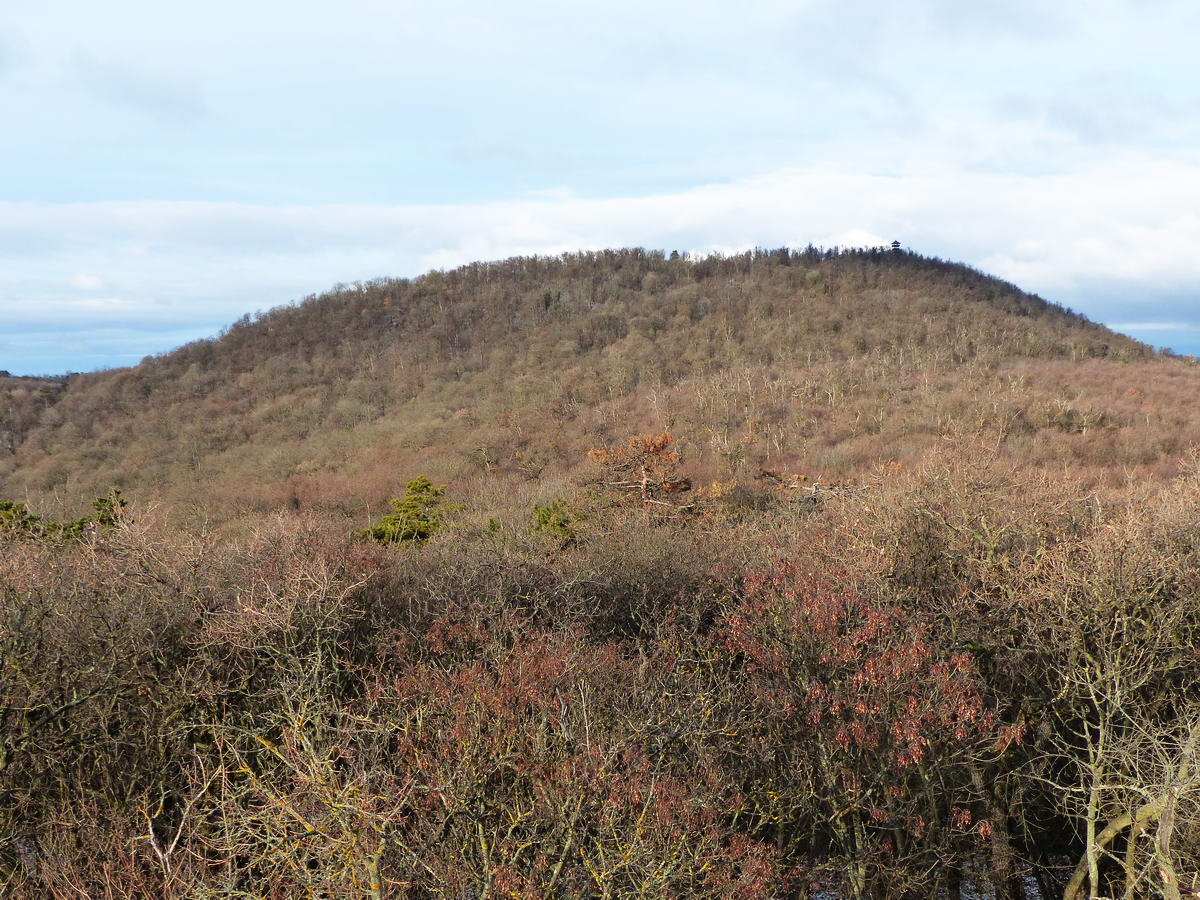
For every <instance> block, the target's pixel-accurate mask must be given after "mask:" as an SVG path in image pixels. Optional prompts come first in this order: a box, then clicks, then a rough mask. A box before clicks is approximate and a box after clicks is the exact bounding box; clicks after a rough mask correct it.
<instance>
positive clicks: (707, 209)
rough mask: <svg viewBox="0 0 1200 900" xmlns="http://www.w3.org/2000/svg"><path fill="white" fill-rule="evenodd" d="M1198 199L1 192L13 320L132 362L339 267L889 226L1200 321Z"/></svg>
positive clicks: (1095, 194) (960, 194)
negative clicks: (131, 199) (456, 200)
mask: <svg viewBox="0 0 1200 900" xmlns="http://www.w3.org/2000/svg"><path fill="white" fill-rule="evenodd" d="M1197 209H1200V166H1189V165H1186V164H1184V163H1181V162H1165V161H1158V160H1154V159H1137V160H1123V161H1122V162H1121V163H1120V164H1115V163H1114V164H1110V165H1106V166H1094V167H1091V168H1088V169H1085V170H1080V171H1076V172H1069V173H1060V174H1053V175H1021V174H994V173H981V172H971V171H963V170H945V171H936V170H935V171H926V172H919V173H916V174H908V175H892V176H881V175H863V174H858V173H854V172H849V171H839V170H835V169H830V168H810V169H788V170H781V171H776V172H771V173H766V174H763V175H760V176H756V177H753V178H746V179H741V180H737V181H731V182H727V183H717V184H709V185H703V186H700V187H695V188H689V189H684V190H679V191H674V192H664V193H657V194H653V195H649V196H645V197H617V198H589V197H583V196H579V195H577V194H574V193H572V192H570V191H565V190H564V191H551V192H546V193H542V194H539V195H536V196H532V197H527V198H523V199H519V200H513V201H508V202H502V203H490V204H445V205H385V204H312V205H280V206H273V205H255V204H239V203H192V202H178V203H170V202H167V203H92V204H0V271H4V272H5V273H6V278H5V280H0V323H2V324H0V332H8V333H9V334H12V333H15V332H17V331H22V330H40V331H46V330H50V329H54V328H58V329H60V330H61V331H62V333H63V334H64V335H72V333H73V331H75V330H78V331H80V332H83V331H86V330H87V329H94V328H98V327H109V328H113V327H120V328H126V329H130V330H142V331H143V332H145V341H144V345H143V346H142V347H140V348H139V349H138V350H137V351H134V352H131V353H130V357H131V358H136V357H137V356H140V355H142V354H144V353H145V352H150V351H152V350H162V349H166V347H165V346H164V345H163V340H164V338H163V337H162V336H161V335H165V334H168V333H169V334H171V335H176V334H178V333H179V332H180V330H181V329H183V330H186V329H188V328H191V329H193V332H192V333H194V334H195V335H197V336H199V335H201V334H205V333H211V332H212V331H213V330H214V329H215V327H217V326H218V325H220V324H221V323H223V322H227V321H229V320H231V319H233V318H235V317H236V316H238V315H240V314H241V313H242V312H245V311H251V310H254V309H258V308H266V307H270V306H272V305H276V304H279V303H283V302H287V301H290V300H292V299H295V298H297V297H299V296H302V295H304V294H307V293H310V292H313V291H320V290H322V289H324V288H326V287H328V286H329V285H331V284H332V283H334V282H336V281H354V280H365V279H368V278H372V277H376V276H381V275H415V274H419V273H420V272H422V271H424V270H426V269H428V268H431V267H449V266H454V265H458V264H460V263H465V262H470V261H473V260H477V259H496V258H502V257H506V256H510V255H515V254H529V253H560V252H562V251H565V250H576V249H587V248H598V247H613V246H632V245H642V246H648V247H657V248H662V249H667V250H670V249H679V250H695V251H701V252H703V251H710V250H721V251H733V250H736V249H740V248H745V247H752V246H779V245H782V244H792V245H797V244H799V245H802V244H806V243H808V242H810V241H812V242H815V243H819V244H826V245H829V244H839V245H843V246H847V245H863V244H869V245H880V244H884V243H887V242H889V241H891V240H892V239H893V238H894V239H898V240H900V241H902V242H903V243H904V244H905V245H906V246H907V247H911V248H912V249H915V250H917V251H919V252H923V253H927V254H932V255H938V256H942V257H944V258H950V259H959V260H963V261H966V262H969V263H972V264H974V265H976V266H978V267H980V268H982V269H984V270H986V271H989V272H992V273H994V274H997V275H1000V276H1002V277H1005V278H1008V279H1010V280H1012V281H1014V282H1016V283H1017V284H1019V285H1020V286H1022V287H1024V288H1026V289H1029V290H1032V291H1036V292H1038V293H1041V294H1042V295H1043V296H1046V297H1047V298H1048V299H1052V300H1058V301H1061V302H1064V303H1066V304H1067V305H1069V306H1072V307H1073V308H1076V309H1078V310H1079V311H1081V312H1084V313H1087V314H1090V315H1092V316H1093V317H1094V318H1100V319H1102V320H1104V319H1108V320H1117V321H1125V322H1132V323H1134V324H1139V323H1140V324H1141V325H1146V326H1147V327H1149V325H1150V324H1152V322H1153V320H1161V321H1162V322H1167V323H1186V324H1191V323H1193V322H1194V321H1195V319H1194V318H1193V317H1194V316H1196V315H1197V312H1198V310H1197V305H1196V303H1195V297H1196V296H1197V295H1200V256H1198V255H1197V254H1196V253H1195V252H1194V248H1195V247H1196V246H1198V245H1200V215H1197V214H1196V213H1195V212H1194V210H1197ZM64 270H65V271H68V272H71V271H73V272H77V273H89V272H94V271H97V270H103V271H105V272H106V273H107V277H108V279H109V280H111V281H112V283H117V284H120V285H121V296H120V299H117V298H115V297H104V296H100V297H96V296H88V297H83V298H81V297H79V296H78V295H77V294H70V295H63V294H62V293H61V290H60V288H58V287H56V285H62V284H63V283H64V279H62V278H61V277H59V278H56V277H55V275H54V273H56V272H62V271H64ZM69 282H70V285H71V286H72V287H74V288H76V289H78V290H84V291H86V292H88V293H89V295H90V294H92V293H94V292H95V291H97V290H99V289H101V288H102V287H103V285H104V282H102V281H101V280H100V279H99V277H98V276H95V275H89V274H82V275H76V276H75V277H73V278H71V279H70V280H69ZM1156 327H1158V326H1156ZM1131 330H1134V329H1133V328H1132V326H1131ZM1159 330H1162V329H1161V328H1160V329H1159ZM154 332H157V333H158V334H157V335H156V334H155V333H154ZM82 359H83V360H84V361H86V359H87V356H86V354H84V356H83V358H82ZM84 361H81V363H80V364H78V365H75V366H73V367H74V368H84V367H85V365H86V362H84ZM0 367H4V368H13V366H12V365H5V360H3V359H0Z"/></svg>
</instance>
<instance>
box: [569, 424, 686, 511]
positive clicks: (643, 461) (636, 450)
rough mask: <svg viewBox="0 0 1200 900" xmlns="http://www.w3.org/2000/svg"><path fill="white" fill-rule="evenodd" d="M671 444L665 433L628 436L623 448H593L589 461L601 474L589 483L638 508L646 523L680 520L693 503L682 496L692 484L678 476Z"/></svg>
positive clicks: (675, 454) (672, 440)
mask: <svg viewBox="0 0 1200 900" xmlns="http://www.w3.org/2000/svg"><path fill="white" fill-rule="evenodd" d="M674 443H675V439H674V438H673V437H672V436H671V435H670V434H668V433H667V432H665V431H664V432H662V433H661V434H642V435H636V434H635V435H630V437H629V439H628V440H627V441H626V442H625V445H624V446H618V447H614V448H611V449H609V448H605V447H596V448H593V449H591V450H589V451H588V458H589V459H591V460H592V461H593V462H595V463H598V464H599V465H600V466H601V472H600V474H599V475H598V476H597V477H596V478H595V479H594V480H593V482H592V483H593V484H594V485H596V486H599V487H602V488H604V489H606V490H607V491H608V492H610V493H612V494H613V495H615V496H616V497H617V498H619V499H620V500H622V501H624V502H629V501H632V502H633V503H635V504H637V505H640V506H641V508H642V512H643V514H644V515H645V517H646V521H647V522H649V521H650V520H652V519H675V518H679V517H680V516H681V515H683V514H684V513H685V512H687V511H689V510H691V509H692V508H693V507H694V506H695V504H694V503H691V502H688V501H687V500H686V499H685V498H684V496H683V495H685V494H686V493H687V492H688V491H690V490H691V489H692V482H691V479H689V478H686V477H684V476H682V475H681V474H680V473H679V462H680V456H679V451H678V450H675V449H674V448H673V445H674Z"/></svg>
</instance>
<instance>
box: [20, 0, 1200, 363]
mask: <svg viewBox="0 0 1200 900" xmlns="http://www.w3.org/2000/svg"><path fill="white" fill-rule="evenodd" d="M1198 36H1200V4H1197V3H1196V2H1195V0H1058V2H1056V3H1049V2H1045V0H1004V2H992V0H969V2H968V0H907V2H889V3H885V2H863V0H859V2H855V0H793V2H776V0H741V2H739V3H737V4H731V3H728V2H711V0H688V2H676V0H659V2H654V0H637V2H633V0H604V2H570V0H557V2H554V3H551V2H548V0H546V2H543V0H508V2H506V3H503V4H500V3H495V2H494V0H491V2H483V0H478V2H477V0H442V2H438V3H415V2H399V0H341V2H339V3H337V4H333V3H328V2H311V0H288V2H278V0H249V2H247V0H239V2H236V3H235V2H232V0H206V2H205V3H194V4H171V3H163V2H161V0H153V2H151V0H108V2H105V3H102V4H98V3H92V2H82V0H37V2H34V0H0V122H3V123H4V126H3V127H2V128H0V369H2V370H8V371H10V372H13V373H14V374H35V373H42V374H49V373H59V372H65V371H87V370H91V369H95V368H106V367H112V366H122V365H129V364H133V363H136V362H137V361H138V360H140V359H141V358H143V357H144V356H146V355H148V354H152V353H158V352H163V351H166V350H169V349H171V348H173V347H175V346H177V345H179V344H181V343H184V342H186V341H188V340H192V339H195V338H198V337H204V336H211V335H213V334H214V333H216V332H217V331H218V330H219V329H220V328H221V327H222V326H223V325H226V324H228V323H229V322H231V321H233V320H234V319H236V318H238V317H239V316H241V315H242V314H243V313H246V312H254V311H257V310H265V309H269V308H271V307H274V306H278V305H280V304H285V303H289V302H291V301H294V300H297V299H299V298H301V297H303V296H306V295H308V294H312V293H319V292H321V291H323V290H326V289H328V288H330V287H331V286H333V285H334V284H335V283H339V282H345V283H352V282H355V281H366V280H369V279H372V278H376V277H381V276H414V275H418V274H420V273H422V272H424V271H427V270H429V269H431V268H447V267H452V266H455V265H458V264H460V263H465V262H470V261H473V260H480V259H499V258H504V257H507V256H512V255H515V254H529V253H539V254H545V253H560V252H563V251H567V250H580V249H597V248H602V247H627V246H645V247H651V248H659V249H664V250H672V249H678V250H681V251H691V252H695V253H704V252H710V251H719V252H733V251H737V250H741V249H745V248H748V247H754V246H763V247H777V246H782V245H797V246H803V245H806V244H808V243H810V242H811V243H815V244H818V245H825V246H830V245H839V246H851V245H853V246H862V245H879V244H884V243H888V242H890V241H892V240H893V239H895V240H900V241H901V242H903V244H904V245H905V246H906V247H908V248H910V249H913V250H916V251H918V252H921V253H925V254H928V255H934V256H940V257H943V258H946V259H953V260H959V261H963V262H967V263H969V264H971V265H973V266H976V267H978V268H980V269H983V270H985V271H987V272H989V273H992V274H995V275H998V276H1000V277H1003V278H1007V279H1009V280H1011V281H1014V282H1015V283H1017V284H1018V285H1020V286H1021V287H1023V288H1025V289H1026V290H1030V291H1033V292H1035V293H1038V294H1041V295H1042V296H1043V297H1046V298H1047V299H1050V300H1054V301H1057V302H1060V303H1063V304H1064V305H1066V306H1069V307H1071V308H1072V309H1075V310H1076V311H1079V312H1082V313H1084V314H1086V315H1088V316H1089V317H1091V318H1093V319H1095V320H1097V321H1101V322H1104V323H1106V324H1109V325H1112V326H1113V327H1115V328H1117V329H1118V330H1121V331H1124V332H1126V333H1128V334H1132V335H1133V336H1135V337H1138V338H1140V339H1142V340H1146V341H1149V342H1151V343H1154V344H1157V345H1160V346H1163V345H1165V346H1169V347H1172V348H1173V349H1175V350H1177V351H1180V352H1190V353H1200V61H1198V60H1200V54H1197V53H1196V52H1195V44H1196V39H1197V37H1198Z"/></svg>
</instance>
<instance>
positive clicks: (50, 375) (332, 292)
mask: <svg viewBox="0 0 1200 900" xmlns="http://www.w3.org/2000/svg"><path fill="white" fill-rule="evenodd" d="M894 243H898V242H888V243H886V244H877V245H863V246H858V247H850V246H847V247H839V248H827V247H822V246H817V245H812V244H809V245H806V246H805V247H798V246H793V247H786V248H780V247H763V246H756V247H750V248H743V249H739V250H731V251H729V252H721V251H712V252H711V253H697V252H695V251H692V250H677V249H667V248H662V247H623V248H617V247H610V248H597V249H596V250H592V251H564V253H571V252H578V253H587V252H598V251H599V250H615V251H618V252H620V251H622V250H643V251H645V252H647V253H657V254H661V255H662V256H664V257H666V256H669V255H670V254H672V253H678V254H679V255H680V256H681V257H682V258H683V259H685V260H687V261H689V262H695V261H697V260H700V259H704V258H706V257H716V258H722V257H729V256H736V255H739V254H742V253H747V252H753V251H756V250H759V251H764V252H772V251H775V250H779V249H787V250H789V251H791V252H792V253H801V252H803V251H804V250H805V249H809V248H815V249H816V250H818V251H820V252H825V251H826V250H830V249H838V250H841V251H843V252H851V251H875V250H878V251H885V252H886V251H892V250H901V251H902V252H904V253H910V254H912V255H915V256H917V257H919V258H922V259H940V258H939V257H933V256H929V255H926V254H922V253H920V252H918V251H916V250H913V249H911V248H908V247H904V246H903V245H901V246H900V247H895V246H894ZM534 255H535V256H542V257H543V258H546V259H555V258H557V257H559V256H562V255H564V254H534ZM512 258H513V257H508V258H506V259H512ZM516 258H520V257H516ZM506 259H487V260H473V261H471V262H469V263H464V264H462V266H452V267H444V268H438V269H428V270H426V271H424V272H421V273H419V274H417V275H412V276H408V275H400V276H379V278H378V279H369V280H368V281H354V282H349V283H346V282H339V283H337V284H334V285H331V286H330V287H328V288H326V289H325V290H322V291H316V292H313V293H310V294H307V295H305V296H303V297H295V298H293V299H292V300H289V301H287V302H285V303H282V304H279V305H277V306H274V307H270V308H267V309H258V310H254V311H253V312H251V311H249V310H247V311H246V312H244V313H243V314H242V315H241V316H239V317H235V318H234V319H231V320H229V321H228V322H225V323H223V324H222V325H221V326H220V328H218V329H217V330H216V331H214V332H213V333H211V334H206V335H199V336H197V337H194V338H191V339H189V340H187V341H184V342H182V343H180V344H175V345H173V346H171V347H167V348H164V349H162V350H158V351H153V352H150V353H147V354H145V355H144V356H143V357H142V358H141V359H139V360H136V361H133V362H130V363H127V364H125V365H112V366H101V367H98V368H95V369H88V370H65V371H61V372H14V371H11V370H8V369H5V368H3V367H0V374H7V375H9V376H11V377H17V378H47V379H56V378H65V377H73V376H75V375H84V374H93V373H97V372H105V371H115V370H119V369H123V368H131V367H134V366H137V365H138V364H139V363H140V362H143V361H145V360H147V359H153V358H155V357H159V356H166V355H169V354H171V353H173V352H174V351H176V350H179V349H180V348H182V347H185V346H187V345H188V344H192V343H195V342H197V341H205V340H219V339H220V338H221V337H222V336H223V335H224V333H225V332H226V331H227V330H228V328H229V327H230V326H231V325H233V324H234V323H235V322H238V321H240V320H242V319H245V318H247V317H248V318H250V320H251V321H257V319H258V318H259V317H261V316H262V315H264V314H265V313H267V312H271V311H273V310H277V309H288V308H292V307H295V306H296V305H297V304H299V303H301V302H303V301H305V300H309V299H312V298H314V297H315V298H318V299H324V298H326V297H329V298H333V297H335V296H336V295H337V294H338V293H339V292H342V291H344V290H347V289H349V288H353V287H354V286H355V285H357V284H367V283H369V281H375V280H382V281H399V282H408V281H415V280H418V279H420V278H423V277H425V276H426V275H430V274H435V273H444V272H453V271H455V270H456V269H459V268H464V267H466V266H469V265H472V264H482V265H493V264H499V263H503V262H505V261H506ZM940 261H941V262H945V263H948V264H950V265H955V266H963V267H965V268H968V269H970V270H972V271H975V272H977V273H979V274H980V275H981V276H982V277H986V278H994V277H997V276H994V275H992V274H991V273H989V272H984V271H983V270H980V269H976V268H975V267H973V266H971V265H970V264H969V263H965V262H962V261H961V260H940ZM1001 280H1003V279H1001ZM1013 286H1014V287H1016V288H1017V289H1018V290H1022V291H1023V289H1022V288H1021V286H1020V285H1013ZM1024 293H1026V294H1029V295H1030V296H1033V297H1036V298H1038V299H1041V300H1045V301H1046V302H1047V303H1050V304H1055V305H1059V306H1062V307H1063V308H1064V309H1065V310H1066V311H1067V312H1071V313H1078V312H1079V310H1075V309H1072V308H1071V307H1069V306H1066V305H1064V304H1057V302H1056V301H1054V300H1052V299H1050V298H1046V297H1041V296H1040V295H1038V294H1036V293H1033V292H1031V291H1024ZM1084 317H1085V318H1088V317H1087V316H1086V315H1085V316H1084ZM1088 321H1093V322H1094V320H1092V319H1090V318H1089V319H1088ZM1095 324H1099V325H1102V326H1103V327H1105V328H1109V329H1110V330H1111V331H1114V332H1116V333H1118V334H1122V335H1125V336H1127V337H1132V335H1130V334H1128V333H1127V332H1125V331H1121V330H1120V329H1118V328H1114V327H1113V326H1110V325H1105V323H1103V322H1098V323H1095ZM1163 333H1164V334H1166V333H1169V329H1167V330H1165V331H1164V332H1163ZM1135 340H1140V339H1139V338H1135ZM1142 342H1143V343H1146V344H1149V345H1150V346H1152V347H1154V349H1155V350H1159V351H1166V352H1173V353H1175V354H1177V355H1184V356H1197V355H1200V353H1191V352H1187V351H1183V350H1179V349H1178V348H1176V347H1172V346H1170V345H1169V344H1161V343H1155V342H1154V341H1151V340H1143V341H1142Z"/></svg>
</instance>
